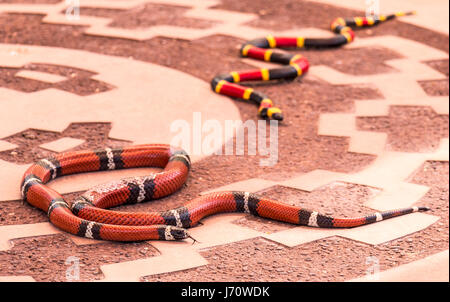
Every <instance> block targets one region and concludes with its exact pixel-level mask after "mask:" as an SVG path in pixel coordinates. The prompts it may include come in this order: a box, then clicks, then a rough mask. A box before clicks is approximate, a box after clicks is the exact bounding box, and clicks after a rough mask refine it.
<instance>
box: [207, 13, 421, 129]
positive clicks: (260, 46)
mask: <svg viewBox="0 0 450 302" xmlns="http://www.w3.org/2000/svg"><path fill="white" fill-rule="evenodd" d="M411 14H414V12H408V13H403V12H398V13H396V14H392V15H386V16H385V15H380V16H378V17H356V18H352V19H343V18H337V19H336V20H334V21H333V22H332V23H331V30H332V31H333V32H334V33H336V35H335V36H334V37H331V38H305V37H292V38H287V37H274V36H272V35H269V36H267V37H265V38H259V39H255V40H252V41H249V42H246V43H244V45H242V47H241V50H240V52H241V55H242V56H243V57H250V58H254V59H258V60H264V61H268V62H274V63H280V64H284V65H287V66H284V67H281V68H273V69H266V68H262V69H258V70H250V71H241V72H236V71H233V72H231V73H229V74H220V75H217V76H216V77H214V79H213V80H212V81H211V87H212V90H213V91H215V92H216V93H220V94H224V95H227V96H230V97H234V98H239V99H244V100H249V101H252V102H254V103H256V104H257V105H258V106H259V109H258V114H259V116H260V117H262V118H265V119H275V120H280V121H281V120H283V114H282V112H281V109H280V108H278V107H275V106H274V105H273V102H272V100H271V99H270V98H269V97H268V96H266V95H265V94H263V93H261V92H258V91H254V90H253V89H252V88H248V87H244V86H241V85H239V84H237V83H240V82H245V81H270V80H280V79H294V78H296V77H299V76H302V75H304V74H305V73H306V72H307V71H308V68H309V62H308V60H307V59H306V58H305V57H303V56H301V55H299V54H296V55H293V54H289V53H286V52H274V51H273V50H272V49H273V48H299V49H308V48H325V47H338V46H342V45H344V44H347V43H350V42H352V41H353V39H354V38H355V34H354V32H353V30H352V28H356V27H367V26H374V25H377V24H379V23H381V22H384V21H387V20H391V19H394V18H395V17H398V16H404V15H411Z"/></svg>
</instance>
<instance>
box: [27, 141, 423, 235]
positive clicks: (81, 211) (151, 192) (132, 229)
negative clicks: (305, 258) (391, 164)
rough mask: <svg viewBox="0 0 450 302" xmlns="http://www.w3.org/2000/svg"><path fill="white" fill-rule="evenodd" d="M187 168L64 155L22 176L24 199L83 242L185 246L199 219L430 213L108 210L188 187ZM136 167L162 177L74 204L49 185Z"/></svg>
mask: <svg viewBox="0 0 450 302" xmlns="http://www.w3.org/2000/svg"><path fill="white" fill-rule="evenodd" d="M190 165H191V162H190V158H189V156H188V154H187V153H186V152H185V151H183V150H181V149H177V148H172V147H171V146H169V145H162V144H161V145H153V144H152V145H136V146H129V147H124V148H119V149H109V148H106V149H103V150H97V151H73V152H65V153H60V154H58V155H56V156H54V157H52V158H47V159H42V160H39V161H38V162H36V163H35V164H33V165H31V166H30V167H29V168H28V169H27V171H26V172H25V174H24V176H23V179H22V185H21V193H22V197H23V199H24V200H26V201H27V202H28V203H29V204H31V205H33V206H34V207H37V208H39V209H41V210H43V211H45V212H47V214H48V217H49V220H50V222H51V223H52V224H53V225H55V226H56V227H58V228H59V229H62V230H63V231H66V232H68V233H71V234H74V235H78V236H81V237H87V238H94V239H102V240H112V241H140V240H152V239H158V240H181V239H185V238H188V237H190V235H189V234H188V232H187V230H186V229H187V228H190V227H193V226H195V225H197V224H198V223H199V221H200V220H201V219H202V218H204V217H207V216H210V215H213V214H217V213H225V212H243V213H250V214H252V215H255V216H260V217H265V218H268V219H272V220H277V221H283V222H288V223H291V224H295V225H305V226H311V227H322V228H351V227H357V226H361V225H366V224H370V223H374V222H378V221H381V220H385V219H389V218H392V217H396V216H400V215H405V214H409V213H413V212H418V211H427V210H429V209H428V208H427V207H409V208H404V209H399V210H392V211H386V212H377V213H374V214H372V215H368V216H362V217H356V218H334V217H331V216H327V215H323V214H320V213H318V212H317V211H310V210H307V209H304V208H302V207H298V206H293V205H288V204H285V203H282V202H280V201H275V200H271V199H267V198H262V197H259V196H257V195H255V194H253V193H250V192H237V191H228V192H215V193H210V194H206V195H203V196H200V197H198V198H195V199H193V200H191V201H189V202H187V203H186V204H185V205H183V206H181V207H178V208H176V209H172V210H168V211H154V212H120V211H112V210H107V208H110V207H115V206H119V205H123V204H134V203H139V202H143V201H147V200H152V199H158V198H161V197H164V196H167V195H169V194H172V193H174V192H175V191H177V190H178V189H180V188H181V187H182V186H183V184H184V183H185V181H186V179H187V176H188V172H189V169H190ZM135 167H159V168H163V171H162V172H159V173H154V174H152V175H149V176H143V177H131V178H125V179H121V180H118V181H114V182H110V183H107V184H103V185H100V186H97V187H94V188H92V189H90V190H88V191H87V192H86V193H84V194H83V195H81V196H80V197H78V198H76V199H75V200H74V201H73V202H72V204H71V205H69V204H68V203H67V202H66V201H65V200H64V198H63V197H62V196H61V194H59V193H58V192H56V191H55V190H53V189H52V188H50V187H48V186H47V185H46V184H47V183H48V182H49V181H51V180H53V179H55V178H57V177H60V176H64V175H70V174H75V173H84V172H94V171H104V170H116V169H126V168H135Z"/></svg>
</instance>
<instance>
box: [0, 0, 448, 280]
mask: <svg viewBox="0 0 450 302" xmlns="http://www.w3.org/2000/svg"><path fill="white" fill-rule="evenodd" d="M144 2H154V3H166V4H173V5H184V6H188V7H191V9H189V10H187V11H186V13H185V14H184V16H186V17H190V18H198V19H203V20H210V21H214V22H215V23H214V25H213V26H211V27H209V28H201V29H199V28H184V27H177V26H167V25H164V26H151V27H148V28H140V29H133V30H129V29H123V28H115V27H114V28H113V27H109V26H108V24H109V23H110V22H111V19H110V18H101V17H92V16H83V17H82V18H80V19H79V20H69V19H67V18H66V17H65V15H64V13H63V12H64V10H65V9H66V4H65V3H64V2H61V3H58V4H54V5H41V4H39V5H30V4H0V12H28V13H42V14H45V15H46V17H44V19H43V22H47V23H56V24H70V25H85V26H86V30H85V33H86V34H90V35H100V36H110V37H120V38H127V39H134V40H145V39H149V38H152V37H155V36H165V37H174V38H180V37H182V38H184V39H188V40H192V39H198V38H201V37H206V36H209V35H212V34H226V35H232V36H235V37H240V38H244V39H250V38H254V37H259V36H263V35H266V34H267V31H266V30H262V29H258V28H252V27H250V26H246V25H245V24H244V23H247V22H250V21H252V20H254V19H256V18H257V17H256V16H255V15H253V14H247V13H245V14H244V13H238V12H229V11H223V10H220V9H211V7H212V6H213V5H215V4H217V3H218V2H217V1H208V0H198V1H195V2H192V1H188V0H165V1H144V0H130V1H122V0H119V1H114V2H111V1H104V0H103V1H100V0H95V1H90V2H89V3H86V4H85V3H83V5H86V6H89V7H98V8H102V7H105V8H106V7H107V8H117V9H130V8H132V7H135V6H137V5H140V4H143V3H144ZM273 33H274V34H280V35H289V34H290V33H295V35H301V34H305V35H316V36H318V35H322V36H327V35H330V33H329V32H327V31H323V30H318V29H301V30H290V31H283V32H273ZM379 45H383V47H387V48H390V49H392V50H393V51H395V52H397V53H399V54H401V56H402V58H400V59H395V60H389V61H386V62H385V63H386V64H387V65H389V66H390V67H392V69H393V71H392V72H388V73H382V74H374V75H362V76H355V75H350V74H345V73H342V72H339V71H337V70H335V69H333V68H330V67H327V66H320V65H315V66H311V68H310V70H309V73H308V76H309V77H317V78H320V79H321V80H323V81H326V82H328V83H330V84H331V85H355V84H370V85H372V86H374V87H375V88H376V89H378V90H379V91H380V93H381V94H382V95H383V99H369V100H359V101H355V110H354V111H353V112H348V113H323V114H321V115H320V118H319V124H318V134H319V135H324V136H338V137H348V138H349V139H350V145H349V149H348V151H349V152H354V153H363V154H371V155H375V156H376V157H377V158H376V160H375V161H374V162H373V163H372V164H371V165H369V166H368V167H366V168H364V169H363V170H361V171H359V172H355V173H351V174H350V173H338V172H334V171H326V170H314V171H311V172H309V173H305V174H302V175H298V176H296V177H293V178H291V179H287V180H284V181H267V180H261V179H257V178H253V179H249V180H245V181H241V182H239V183H235V184H228V185H227V186H226V187H225V189H237V190H246V191H252V192H258V191H261V190H264V189H267V188H270V187H272V186H274V185H280V186H285V187H289V188H294V189H298V190H303V191H308V192H311V191H314V190H317V189H318V188H320V187H322V186H324V185H327V184H330V183H333V182H346V183H353V184H359V185H365V186H369V187H373V188H377V189H378V190H380V191H381V192H380V193H379V194H377V195H376V196H374V197H373V198H371V199H370V200H368V201H367V202H366V203H365V204H364V205H365V206H367V207H370V208H372V209H374V210H376V211H383V210H388V209H392V208H401V207H406V206H411V205H413V204H414V203H416V202H417V201H419V200H420V199H421V198H422V197H423V196H424V195H425V194H426V193H427V192H428V190H429V187H427V186H424V185H417V184H413V183H409V182H408V177H410V176H411V175H413V174H414V172H415V171H416V170H417V169H418V168H419V167H420V166H422V165H423V163H424V162H425V161H428V160H433V161H448V160H449V140H448V138H443V139H441V140H440V144H439V147H438V148H437V149H435V150H433V151H430V152H395V151H390V150H386V142H387V134H386V133H377V132H372V131H361V130H358V129H357V123H356V120H357V118H358V117H374V116H378V117H380V116H383V117H384V116H388V115H389V110H390V107H391V106H429V107H430V108H432V109H433V110H434V111H435V112H436V114H440V115H448V113H449V105H448V97H446V96H444V97H442V96H429V95H427V94H426V93H425V92H424V90H423V89H422V87H421V86H420V85H419V81H428V80H443V79H446V77H445V76H444V75H443V74H441V73H440V72H438V71H436V70H434V69H432V68H431V67H429V66H428V65H426V64H425V63H424V62H425V61H431V60H442V59H448V55H447V54H446V53H444V52H442V51H439V50H436V49H434V48H432V47H429V46H427V45H425V44H422V43H418V42H413V41H411V40H408V39H403V38H399V37H395V36H382V37H373V38H361V39H356V41H355V42H354V43H352V44H350V45H347V46H345V47H346V48H369V47H374V46H379ZM18 47H19V48H21V47H25V46H16V45H14V46H13V45H0V65H1V66H10V67H18V66H22V65H24V64H26V63H30V62H31V61H32V60H30V57H29V56H22V55H18V56H16V57H13V58H12V59H11V55H8V54H10V52H11V49H12V48H15V49H17V48H18ZM26 49H27V51H29V52H30V53H31V54H36V53H41V56H42V53H46V54H47V53H48V52H52V53H53V54H54V56H49V57H50V58H51V59H48V62H46V63H48V64H60V65H62V62H63V60H61V58H60V59H59V61H58V58H56V59H55V58H54V57H57V55H58V53H64V54H65V55H66V56H67V55H69V54H70V55H73V56H74V57H75V58H78V61H77V62H76V64H75V66H77V67H83V68H86V69H88V70H93V71H95V72H97V73H98V75H97V76H96V78H98V79H101V80H103V81H105V82H106V83H109V84H111V85H114V86H115V87H119V88H120V86H121V84H123V83H122V82H123V81H122V80H121V79H122V77H121V75H122V74H123V73H122V74H120V75H119V74H115V75H114V74H113V75H111V74H108V73H107V72H102V71H103V69H102V68H103V67H104V66H103V65H102V64H95V63H93V64H92V65H90V66H86V62H84V61H83V60H81V59H80V57H83V58H84V57H85V56H86V55H88V53H87V52H79V51H73V50H62V49H58V50H57V51H55V49H54V48H49V47H29V46H26ZM16 53H20V52H16ZM80 54H82V56H80ZM89 56H92V59H93V61H94V62H96V60H105V57H106V56H102V55H96V54H89ZM31 57H32V56H31ZM37 57H39V56H37ZM32 58H33V57H32ZM111 61H113V62H115V63H116V65H115V67H114V68H118V69H119V70H120V71H122V72H123V65H121V63H123V64H125V63H126V64H131V65H133V66H132V67H131V70H133V71H136V70H135V68H137V69H138V70H139V71H140V72H142V73H144V72H145V71H146V70H147V69H155V68H160V67H159V66H156V65H153V64H151V65H147V64H148V63H142V62H139V64H138V63H136V62H134V61H133V60H126V59H122V58H120V59H119V58H112V57H108V61H107V62H108V63H110V62H111ZM89 62H91V63H92V61H89ZM103 62H106V61H103ZM126 64H125V65H126ZM256 64H258V63H256ZM160 70H164V71H166V70H165V69H164V68H161V69H160ZM150 77H152V79H155V75H153V76H150ZM158 77H161V76H160V75H158ZM167 77H168V78H170V75H169V74H167ZM130 82H132V81H130ZM180 83H181V82H178V83H177V86H179V84H180ZM143 86H145V85H143ZM174 86H175V85H174ZM207 86H208V85H207V84H206V83H203V82H201V81H198V82H197V83H195V84H193V85H192V86H190V87H189V88H190V89H192V87H198V89H199V91H208V93H207V94H205V96H206V95H207V98H209V99H210V98H213V97H214V96H213V94H212V93H211V92H209V91H210V90H209V87H207ZM136 88H137V87H136V86H134V87H128V90H127V92H129V91H133V89H134V90H136ZM139 88H141V87H139ZM190 89H185V90H186V91H188V90H190ZM119 90H120V89H119ZM49 91H50V92H49ZM0 92H1V93H2V96H4V98H5V100H6V99H8V97H13V98H14V99H18V98H19V99H21V98H22V101H23V102H25V103H27V102H26V99H23V98H24V94H23V93H18V92H12V91H11V90H9V89H1V88H0ZM107 93H109V94H114V93H117V90H116V91H114V90H113V91H110V92H107ZM184 93H185V91H184ZM33 94H34V97H35V100H34V101H33V102H34V103H37V105H35V106H42V105H41V104H39V102H45V100H46V99H47V98H48V96H49V94H50V95H52V97H53V98H54V97H64V98H68V99H71V98H76V96H73V95H72V94H68V93H62V92H56V91H54V90H47V91H41V92H36V93H33ZM125 95H126V94H124V92H123V91H122V94H119V95H115V99H117V98H120V97H124V96H125ZM89 98H90V102H91V103H92V101H93V100H95V98H99V96H98V95H94V96H89ZM191 98H192V99H194V97H192V96H191ZM219 100H221V101H222V102H224V103H225V104H230V102H229V100H225V98H221V97H217V99H214V100H213V104H214V105H215V106H216V102H219ZM72 101H77V102H83V100H79V99H77V100H74V99H72ZM97 101H98V99H97ZM103 101H104V100H103ZM135 101H136V102H137V101H138V100H135ZM3 102H4V100H3ZM202 102H203V100H202ZM100 103H101V104H102V105H104V103H102V102H100ZM13 105H14V104H11V105H10V106H13ZM192 106H193V105H191V106H190V107H189V108H192ZM225 106H226V105H225ZM200 107H205V106H204V104H203V105H202V106H200ZM229 107H230V108H227V109H225V110H227V112H230V111H231V112H233V110H236V109H235V106H234V105H231V106H229ZM189 108H188V111H189ZM19 109H23V108H19ZM38 109H39V108H38V107H36V108H35V109H34V110H35V111H36V110H37V111H39V110H38ZM65 110H67V109H66V108H65ZM221 110H224V109H221ZM18 112H19V111H18ZM20 112H23V110H21V111H20ZM113 113H115V112H114V111H113ZM235 116H237V117H239V114H236V115H235ZM0 117H1V114H0ZM227 117H228V118H229V114H228V116H227ZM17 118H19V119H20V117H19V116H17ZM96 118H97V119H98V117H96ZM103 119H104V120H106V121H111V120H113V119H114V116H109V117H103ZM231 119H233V118H231ZM236 119H238V118H236ZM0 120H1V119H0ZM132 121H133V119H130V123H131V122H132ZM34 122H35V121H34ZM67 123H68V121H67V120H66V121H63V122H61V121H60V122H58V123H55V122H53V123H50V122H46V123H45V124H44V125H43V126H44V128H45V129H46V130H54V131H62V130H63V129H64V128H65V127H67ZM156 125H157V123H156ZM127 126H129V125H127ZM31 127H32V126H31V125H29V124H25V125H15V126H9V127H7V128H0V137H6V136H8V135H12V134H14V133H17V132H19V131H22V130H23V129H27V128H31ZM119 128H120V127H119ZM114 129H116V130H117V128H114ZM123 129H128V128H127V127H124V128H123ZM112 135H113V137H117V138H122V139H127V140H130V141H142V140H143V139H144V137H142V136H141V137H130V135H129V134H128V135H127V134H125V133H123V132H122V133H121V132H120V131H115V132H114V131H113V132H112ZM164 138H165V137H164ZM161 140H163V138H161ZM0 166H1V167H2V169H3V167H6V168H8V167H9V168H10V170H12V169H15V170H18V169H17V168H20V169H23V168H25V167H26V166H25V165H24V166H22V167H20V166H19V167H18V166H17V165H14V164H11V163H8V162H3V161H1V160H0ZM18 174H20V176H21V173H18ZM109 175H110V176H111V177H117V175H113V173H109ZM6 177H11V175H2V172H1V170H0V180H1V179H2V178H6ZM13 177H18V176H17V175H13ZM221 189H224V188H223V187H222V188H216V189H213V190H221ZM204 193H205V192H204ZM242 216H243V214H226V215H216V216H213V217H209V218H207V219H205V220H204V222H203V224H204V225H200V226H198V227H195V228H192V229H191V230H190V233H191V234H192V236H193V237H195V238H196V239H198V240H199V243H196V244H194V245H191V243H190V242H160V241H155V242H153V241H151V242H149V243H150V244H152V245H153V246H154V247H155V248H156V249H157V250H158V251H159V252H160V255H159V256H155V257H151V258H146V259H140V260H135V261H128V262H120V263H115V264H108V265H103V266H102V267H101V270H102V272H103V274H104V276H105V278H104V279H103V280H102V281H121V280H126V281H138V280H139V278H140V277H142V276H149V275H154V274H160V273H165V272H173V271H178V270H183V269H188V268H193V267H198V266H203V265H206V264H207V261H206V259H205V258H203V257H202V256H201V255H200V253H199V252H200V251H201V250H203V249H207V248H210V247H213V246H217V245H222V244H228V243H233V242H237V241H242V240H246V239H251V238H257V237H263V238H266V239H269V240H271V241H274V242H277V243H279V244H282V245H285V246H289V247H293V246H297V245H300V244H303V243H306V242H311V241H314V240H318V239H321V238H326V237H329V236H342V237H345V238H349V239H352V240H356V241H361V242H364V243H367V244H370V245H377V244H381V243H384V242H388V241H391V240H394V239H397V238H400V237H403V236H406V235H408V234H411V233H414V232H417V231H420V230H422V229H425V228H427V227H428V226H430V225H431V224H433V223H434V222H436V221H437V220H438V219H439V217H437V216H434V215H433V213H432V212H431V213H428V214H425V213H414V214H410V215H405V216H401V217H398V218H395V219H390V220H386V221H382V222H380V223H377V224H372V225H367V226H363V227H359V228H355V229H343V230H333V229H329V230H327V229H315V228H309V227H294V228H290V229H287V230H282V231H278V232H274V233H270V234H267V233H264V232H261V231H256V230H253V229H250V228H247V227H244V226H241V225H238V224H235V223H233V222H234V221H235V220H236V219H238V218H240V217H242ZM60 232H61V231H59V230H57V229H56V228H54V227H53V226H52V225H51V224H49V223H39V224H33V225H19V226H17V225H14V226H0V250H5V249H9V248H10V240H11V239H14V238H21V237H28V236H39V235H45V234H55V233H60ZM70 238H73V240H74V242H75V244H86V243H89V244H94V243H96V242H95V241H92V240H88V239H79V238H76V237H74V236H71V237H70Z"/></svg>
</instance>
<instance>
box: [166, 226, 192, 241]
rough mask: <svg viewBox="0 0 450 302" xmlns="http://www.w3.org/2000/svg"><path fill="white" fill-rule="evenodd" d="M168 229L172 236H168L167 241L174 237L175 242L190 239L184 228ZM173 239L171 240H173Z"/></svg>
mask: <svg viewBox="0 0 450 302" xmlns="http://www.w3.org/2000/svg"><path fill="white" fill-rule="evenodd" d="M166 228H167V229H166V232H169V233H170V235H171V236H166V240H167V239H169V238H170V237H172V238H173V240H181V239H186V238H188V237H189V235H188V233H187V231H186V230H185V229H183V228H179V227H176V226H168V227H166ZM168 237H169V238H168ZM172 238H170V239H172Z"/></svg>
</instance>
